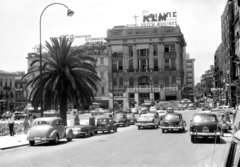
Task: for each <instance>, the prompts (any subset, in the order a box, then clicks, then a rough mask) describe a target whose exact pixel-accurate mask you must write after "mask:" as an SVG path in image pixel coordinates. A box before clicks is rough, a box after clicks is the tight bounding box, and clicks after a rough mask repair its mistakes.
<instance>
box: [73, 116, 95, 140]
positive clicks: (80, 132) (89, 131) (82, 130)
mask: <svg viewBox="0 0 240 167" xmlns="http://www.w3.org/2000/svg"><path fill="white" fill-rule="evenodd" d="M71 128H72V131H73V137H80V136H83V137H87V136H93V135H94V129H95V127H94V126H92V125H90V124H89V122H88V121H86V120H82V121H80V123H79V125H75V126H73V127H71Z"/></svg>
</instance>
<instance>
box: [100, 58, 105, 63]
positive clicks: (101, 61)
mask: <svg viewBox="0 0 240 167" xmlns="http://www.w3.org/2000/svg"><path fill="white" fill-rule="evenodd" d="M100 64H101V65H103V64H104V57H100Z"/></svg>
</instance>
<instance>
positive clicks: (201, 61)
mask: <svg viewBox="0 0 240 167" xmlns="http://www.w3.org/2000/svg"><path fill="white" fill-rule="evenodd" d="M52 3H63V4H65V5H66V6H68V8H70V9H71V10H73V11H74V12H75V13H74V15H73V16H72V17H67V9H66V8H65V7H64V6H62V5H51V6H50V7H48V8H47V9H46V10H45V11H44V12H43V15H42V26H41V27H42V31H41V32H42V44H43V45H45V41H49V38H50V37H58V36H61V35H88V34H90V35H91V37H106V34H107V30H108V29H111V28H113V27H114V26H117V25H126V24H134V23H135V19H134V18H133V16H135V15H137V16H142V11H143V10H148V11H149V13H151V12H159V13H163V12H177V23H178V25H179V26H180V28H181V31H182V33H183V35H184V38H185V41H186V42H187V46H186V51H187V53H189V54H190V58H194V59H195V84H196V83H198V82H199V81H200V78H201V76H202V74H204V73H205V71H207V70H208V69H210V65H213V64H214V53H215V51H216V49H217V47H218V45H219V44H220V43H221V15H222V13H223V11H224V8H225V5H226V3H227V0H148V1H146V0H118V1H116V0H87V1H79V0H58V1H53V0H1V5H0V38H1V40H0V70H4V71H7V72H15V71H27V59H26V57H27V54H28V53H30V52H34V50H33V48H34V47H35V46H36V45H39V43H40V33H39V27H40V26H39V22H40V15H41V13H42V11H43V10H44V8H45V7H47V6H48V5H50V4H52ZM139 18H140V17H139ZM138 22H139V23H140V22H141V20H140V19H139V20H138ZM80 43H81V41H79V40H76V41H75V42H74V44H76V45H77V44H80Z"/></svg>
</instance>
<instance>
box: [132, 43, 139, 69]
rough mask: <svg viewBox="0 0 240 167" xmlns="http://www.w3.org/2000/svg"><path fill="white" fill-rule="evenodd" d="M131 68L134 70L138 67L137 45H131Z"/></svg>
mask: <svg viewBox="0 0 240 167" xmlns="http://www.w3.org/2000/svg"><path fill="white" fill-rule="evenodd" d="M133 69H134V71H135V70H137V69H138V58H137V46H136V45H134V46H133Z"/></svg>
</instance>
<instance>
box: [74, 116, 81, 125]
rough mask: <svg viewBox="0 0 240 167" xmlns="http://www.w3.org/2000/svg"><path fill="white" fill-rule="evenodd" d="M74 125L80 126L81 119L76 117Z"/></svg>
mask: <svg viewBox="0 0 240 167" xmlns="http://www.w3.org/2000/svg"><path fill="white" fill-rule="evenodd" d="M74 125H80V119H79V117H78V115H76V116H75V118H74Z"/></svg>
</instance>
